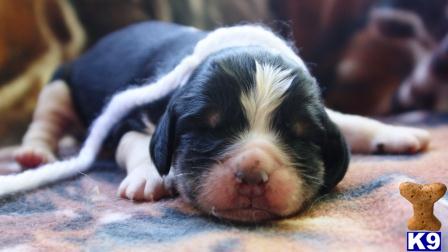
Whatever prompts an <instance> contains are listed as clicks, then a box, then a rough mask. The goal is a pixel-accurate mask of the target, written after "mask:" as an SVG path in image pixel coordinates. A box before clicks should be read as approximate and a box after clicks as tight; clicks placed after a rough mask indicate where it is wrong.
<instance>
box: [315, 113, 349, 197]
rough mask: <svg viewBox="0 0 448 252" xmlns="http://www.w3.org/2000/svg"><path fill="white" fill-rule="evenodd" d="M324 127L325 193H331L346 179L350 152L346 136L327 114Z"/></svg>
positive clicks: (323, 189)
mask: <svg viewBox="0 0 448 252" xmlns="http://www.w3.org/2000/svg"><path fill="white" fill-rule="evenodd" d="M323 125H324V127H325V130H326V137H325V139H324V142H323V145H322V156H323V161H324V165H325V176H324V185H323V187H322V189H321V191H322V192H323V193H326V192H329V191H330V190H331V189H333V187H335V186H336V185H337V184H338V183H339V182H340V181H341V180H342V178H343V177H344V175H345V173H346V172H347V168H348V164H349V162H350V152H349V149H348V145H347V143H346V141H345V138H344V136H343V135H342V133H341V132H340V131H339V129H338V127H337V126H336V124H334V123H333V122H332V121H331V120H330V118H329V117H328V115H327V114H326V113H325V114H324V118H323Z"/></svg>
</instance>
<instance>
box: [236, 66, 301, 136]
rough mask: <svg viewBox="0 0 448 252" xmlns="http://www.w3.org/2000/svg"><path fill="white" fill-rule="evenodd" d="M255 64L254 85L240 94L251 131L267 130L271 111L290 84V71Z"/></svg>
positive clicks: (291, 78)
mask: <svg viewBox="0 0 448 252" xmlns="http://www.w3.org/2000/svg"><path fill="white" fill-rule="evenodd" d="M255 64H256V73H255V87H254V88H252V89H251V90H250V91H249V92H248V93H243V94H242V95H241V98H240V99H241V103H242V105H243V108H244V112H245V115H246V117H247V120H248V121H249V124H250V130H251V131H257V132H264V133H267V132H269V129H270V124H271V120H272V118H271V115H272V112H273V111H274V110H275V109H276V108H277V107H278V106H279V105H280V104H281V102H282V100H283V97H282V96H283V95H284V93H285V92H286V90H287V89H288V88H289V86H290V85H291V82H292V80H293V77H292V76H291V71H289V70H282V69H280V68H276V67H274V66H271V65H260V64H259V63H258V62H256V63H255Z"/></svg>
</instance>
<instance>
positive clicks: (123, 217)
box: [0, 114, 448, 251]
mask: <svg viewBox="0 0 448 252" xmlns="http://www.w3.org/2000/svg"><path fill="white" fill-rule="evenodd" d="M391 122H393V123H401V124H403V123H404V124H407V125H410V124H414V125H417V126H420V127H425V128H427V129H429V130H430V132H431V134H432V142H431V144H430V146H429V148H428V150H427V151H426V152H425V153H422V154H418V155H414V156H406V155H398V156H392V155H375V156H361V155H354V156H353V157H352V162H351V165H350V168H349V171H348V173H347V175H346V177H345V178H344V180H343V181H342V182H341V183H340V184H339V185H338V186H337V188H336V189H335V190H334V191H333V192H332V193H330V194H328V195H325V196H323V197H321V198H319V199H318V200H317V201H316V202H315V203H314V204H313V205H312V206H311V207H310V208H309V209H308V210H306V211H305V212H303V213H301V214H299V215H297V216H295V217H292V218H288V219H284V220H280V221H275V222H272V223H269V224H264V225H255V226H243V225H235V224H231V223H228V222H225V221H217V220H215V219H212V218H208V217H205V216H202V215H200V214H199V213H198V212H197V211H196V210H194V209H192V208H191V207H190V206H189V205H188V204H186V203H184V202H183V201H182V200H181V199H179V198H174V199H166V200H162V201H160V202H157V203H137V202H131V201H128V200H124V199H121V198H118V197H117V196H116V190H117V187H118V185H119V183H120V181H121V180H122V179H123V178H124V176H125V174H124V172H123V171H121V170H119V169H118V168H117V167H116V166H115V165H114V164H113V163H111V162H108V161H98V162H96V164H95V165H94V168H93V169H92V171H90V172H88V173H87V174H82V175H80V176H79V177H77V178H75V179H72V180H68V181H64V182H61V183H57V184H55V185H52V186H49V187H46V188H42V189H39V190H35V191H32V192H28V193H24V194H20V195H15V196H10V197H8V198H5V199H1V200H0V250H4V251H22V250H24V251H48V250H52V251H53V250H54V251H79V250H89V251H123V250H127V251H405V250H406V232H407V231H408V230H407V224H406V223H407V220H408V218H409V217H410V216H411V215H412V206H411V204H410V203H409V202H407V201H406V200H405V199H404V198H403V197H401V196H400V194H399V190H398V186H399V184H400V183H401V182H403V181H413V182H417V183H432V182H442V183H445V184H447V183H448V155H447V154H448V115H425V114H413V115H409V116H404V117H396V118H393V119H392V120H391ZM0 168H1V167H0ZM0 186H1V185H0ZM435 214H436V216H437V217H438V218H439V219H440V220H441V222H442V230H441V231H442V236H447V235H448V232H447V231H448V196H447V195H445V196H444V197H443V198H442V199H441V200H440V201H438V202H437V203H436V205H435ZM442 246H444V247H445V248H447V247H448V239H447V238H446V237H444V238H443V243H442Z"/></svg>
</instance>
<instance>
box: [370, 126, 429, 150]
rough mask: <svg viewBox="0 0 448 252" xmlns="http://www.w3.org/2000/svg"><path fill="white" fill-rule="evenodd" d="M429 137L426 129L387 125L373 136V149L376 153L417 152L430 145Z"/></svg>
mask: <svg viewBox="0 0 448 252" xmlns="http://www.w3.org/2000/svg"><path fill="white" fill-rule="evenodd" d="M429 139H430V135H429V132H428V131H426V130H422V129H417V128H409V127H399V126H390V125H387V126H385V127H381V128H380V129H378V131H377V132H376V134H375V135H374V136H373V139H372V142H371V150H372V152H376V153H392V154H399V153H416V152H419V151H422V150H424V149H425V148H426V147H427V146H428V144H429Z"/></svg>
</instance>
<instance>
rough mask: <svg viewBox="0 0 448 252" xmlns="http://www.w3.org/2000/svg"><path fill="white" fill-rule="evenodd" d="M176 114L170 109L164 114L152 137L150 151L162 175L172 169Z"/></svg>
mask: <svg viewBox="0 0 448 252" xmlns="http://www.w3.org/2000/svg"><path fill="white" fill-rule="evenodd" d="M175 120H176V119H175V116H174V114H173V112H172V111H170V110H169V109H168V110H167V111H166V112H165V113H164V114H163V115H162V117H161V118H160V120H159V123H158V124H157V127H156V130H155V132H154V134H153V135H152V138H151V144H150V145H149V152H150V154H151V159H152V161H153V162H154V165H155V166H156V168H157V171H158V172H159V174H160V175H167V174H168V172H169V171H170V167H171V160H172V155H173V151H174V140H175V131H176V122H175Z"/></svg>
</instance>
